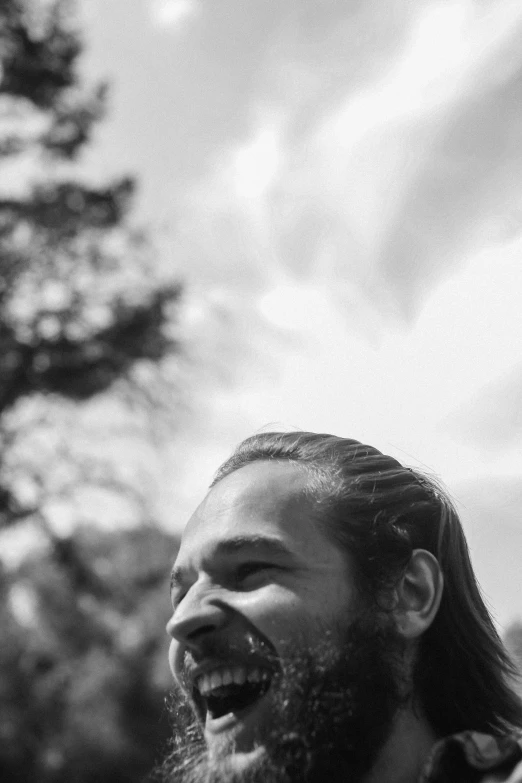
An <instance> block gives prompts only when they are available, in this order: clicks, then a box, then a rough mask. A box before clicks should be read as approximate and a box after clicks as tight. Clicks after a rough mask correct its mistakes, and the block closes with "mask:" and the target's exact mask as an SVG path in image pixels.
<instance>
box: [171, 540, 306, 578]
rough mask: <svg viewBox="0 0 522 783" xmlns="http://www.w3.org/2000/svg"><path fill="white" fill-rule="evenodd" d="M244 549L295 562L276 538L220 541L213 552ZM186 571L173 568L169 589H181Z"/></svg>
mask: <svg viewBox="0 0 522 783" xmlns="http://www.w3.org/2000/svg"><path fill="white" fill-rule="evenodd" d="M245 549H250V550H252V549H254V550H258V551H262V552H266V553H267V554H270V555H272V556H274V557H286V558H291V559H292V560H295V555H293V554H292V552H291V551H290V550H289V549H288V547H286V546H285V544H283V542H282V541H280V539H278V538H272V537H270V536H260V535H252V536H234V538H227V539H226V540H225V541H220V542H219V543H218V544H217V545H216V547H215V550H214V552H213V554H214V555H217V556H220V555H235V554H238V552H242V551H243V550H245ZM186 574H187V570H186V569H185V568H182V567H181V566H174V568H173V569H172V572H171V575H170V589H171V590H173V589H174V588H176V587H177V588H179V587H182V586H183V585H184V584H185V582H186Z"/></svg>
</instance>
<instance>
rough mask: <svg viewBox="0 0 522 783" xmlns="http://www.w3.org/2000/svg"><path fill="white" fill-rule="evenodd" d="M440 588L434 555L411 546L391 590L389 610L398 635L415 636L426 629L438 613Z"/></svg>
mask: <svg viewBox="0 0 522 783" xmlns="http://www.w3.org/2000/svg"><path fill="white" fill-rule="evenodd" d="M443 588H444V578H443V575H442V571H441V568H440V565H439V562H438V560H437V558H436V557H434V555H432V554H431V552H428V551H426V550H425V549H415V550H414V551H413V553H412V556H411V558H410V562H409V563H408V566H407V568H406V570H405V572H404V574H403V575H402V577H401V579H400V581H399V584H398V585H397V587H396V590H395V606H394V610H393V613H394V615H395V620H396V627H397V630H398V632H399V633H400V634H401V636H403V637H404V638H405V639H415V638H416V637H418V636H420V635H421V634H423V633H424V632H425V631H426V630H427V629H428V628H429V626H430V625H431V624H432V622H433V620H434V619H435V617H436V614H437V612H438V609H439V606H440V601H441V598H442V591H443Z"/></svg>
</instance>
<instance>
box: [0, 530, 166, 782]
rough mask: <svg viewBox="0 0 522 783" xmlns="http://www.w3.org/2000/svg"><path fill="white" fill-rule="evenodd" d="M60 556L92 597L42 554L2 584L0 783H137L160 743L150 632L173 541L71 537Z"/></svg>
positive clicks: (160, 678) (132, 535)
mask: <svg viewBox="0 0 522 783" xmlns="http://www.w3.org/2000/svg"><path fill="white" fill-rule="evenodd" d="M64 546H65V547H67V546H70V547H74V551H75V553H76V555H75V556H76V557H79V558H81V560H82V562H84V563H88V564H89V569H90V572H91V579H94V580H96V587H95V589H93V583H92V582H91V581H90V580H89V581H88V582H86V581H85V579H84V577H83V575H82V574H79V575H75V574H74V573H73V572H71V571H70V570H64V569H63V568H62V567H61V565H60V563H59V560H57V558H56V553H55V552H54V553H53V552H52V551H49V552H48V554H47V555H46V556H45V557H41V556H32V557H30V558H28V559H27V560H26V561H25V562H24V563H23V564H22V565H21V567H20V568H19V569H17V571H16V573H14V574H11V576H10V577H9V578H8V579H6V578H5V577H4V580H3V583H2V589H3V591H4V596H3V597H4V599H5V600H4V601H3V602H2V604H1V609H0V613H1V615H2V623H3V634H2V636H3V638H2V646H1V649H0V667H1V670H2V676H1V677H0V691H1V692H0V696H1V698H0V779H2V780H6V781H7V780H9V781H11V780H12V781H20V782H22V781H23V782H24V783H25V781H27V782H28V783H29V781H35V780H37V781H39V782H40V783H71V782H72V781H74V783H91V782H93V781H100V780H110V781H112V782H113V783H119V782H120V781H121V783H132V781H136V782H137V781H140V780H142V779H143V777H144V776H145V775H146V774H147V773H148V771H150V768H151V766H152V765H153V763H154V761H156V760H157V755H158V753H159V752H160V749H161V744H162V742H163V741H165V740H166V739H167V736H168V721H167V715H166V712H165V710H164V707H163V705H164V697H165V692H166V690H167V688H168V683H169V680H170V678H169V674H168V671H167V669H168V667H167V661H166V655H165V642H164V639H163V635H162V634H161V632H160V631H161V628H162V627H164V626H165V622H166V619H167V614H166V608H167V606H168V601H167V600H166V594H167V591H166V589H165V583H166V579H165V574H166V573H168V569H169V566H170V563H171V560H172V557H173V556H174V554H175V550H176V541H175V539H174V538H173V537H172V536H169V535H167V534H166V533H163V532H161V531H159V530H158V529H157V528H154V527H144V528H141V529H138V530H134V531H125V532H116V533H114V532H113V533H105V534H103V535H100V533H95V532H94V531H93V530H91V529H88V528H78V529H77V530H76V531H75V533H74V535H73V536H71V537H70V538H69V539H68V540H67V541H64Z"/></svg>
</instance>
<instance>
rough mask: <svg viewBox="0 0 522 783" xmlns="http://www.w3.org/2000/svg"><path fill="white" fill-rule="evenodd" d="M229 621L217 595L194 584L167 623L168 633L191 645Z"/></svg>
mask: <svg viewBox="0 0 522 783" xmlns="http://www.w3.org/2000/svg"><path fill="white" fill-rule="evenodd" d="M226 621H227V612H226V608H225V606H223V605H222V604H221V603H220V602H219V600H218V599H217V597H216V596H213V595H211V594H208V593H207V592H206V591H204V590H203V589H197V586H196V585H194V586H193V587H192V588H191V589H190V590H189V592H188V593H187V594H186V596H185V597H184V598H183V600H182V601H181V603H180V604H179V605H178V606H177V608H176V609H175V610H174V614H173V615H172V617H171V618H170V620H169V621H168V623H167V633H168V634H169V636H171V637H172V638H173V639H174V640H176V641H177V642H181V643H182V644H184V645H186V646H188V647H190V646H195V645H197V644H198V643H199V641H200V639H201V637H202V636H205V635H206V634H208V633H212V632H213V631H217V630H219V629H220V628H222V627H223V625H224V624H225V623H226Z"/></svg>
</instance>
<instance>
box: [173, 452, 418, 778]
mask: <svg viewBox="0 0 522 783" xmlns="http://www.w3.org/2000/svg"><path fill="white" fill-rule="evenodd" d="M306 482H307V475H306V473H305V472H303V471H302V470H301V469H299V468H298V467H297V466H295V465H292V464H291V463H285V462H256V463H253V464H250V465H248V466H246V467H243V468H241V469H239V470H237V471H235V472H234V473H232V474H230V475H229V476H227V477H226V478H225V479H223V480H222V481H220V482H219V483H218V484H217V485H216V486H215V487H214V488H213V489H212V490H211V492H210V493H209V494H208V495H207V497H206V498H205V500H204V501H203V503H202V504H201V506H200V507H199V508H198V509H197V511H196V513H195V514H194V516H193V517H192V518H191V519H190V521H189V523H188V525H187V528H186V530H185V532H184V535H183V539H182V543H181V547H180V550H179V554H178V557H177V559H176V563H175V567H174V569H173V587H172V602H173V607H174V613H173V615H172V618H171V620H170V621H169V624H168V626H167V630H168V632H169V633H170V634H171V636H172V643H171V647H170V654H169V660H170V666H171V668H172V671H173V674H174V678H175V680H176V682H177V685H178V688H179V690H180V691H181V693H179V694H178V695H177V697H176V701H175V704H176V709H175V713H174V714H175V722H176V726H175V729H176V730H175V736H176V738H177V740H176V742H177V749H176V750H175V751H174V752H173V755H172V757H171V759H169V760H168V762H167V766H166V767H165V770H166V777H165V780H169V781H170V780H174V779H175V780H179V781H189V782H190V783H193V781H205V783H209V782H212V783H214V782H215V783H222V781H226V782H227V783H231V782H232V781H242V782H243V781H262V782H263V783H272V782H276V781H277V783H280V782H284V783H288V781H300V783H302V782H303V781H310V782H312V781H313V782H314V783H315V781H322V780H324V779H328V780H330V781H331V783H335V781H337V780H343V781H344V780H346V779H350V780H352V781H354V783H355V781H361V780H363V779H364V776H365V774H366V773H367V772H368V770H369V769H370V767H371V766H372V764H373V761H374V760H375V758H376V754H377V752H378V750H379V748H380V747H381V746H382V744H383V743H384V742H385V740H386V738H387V736H388V733H389V730H390V727H391V723H392V719H393V716H394V714H395V712H396V710H397V708H398V706H399V704H400V701H401V687H402V686H401V665H402V655H403V649H402V646H401V644H402V643H401V642H400V640H398V637H397V634H396V632H395V630H394V628H392V627H391V626H390V624H389V623H388V624H386V623H384V622H381V621H380V620H378V619H377V618H376V616H375V614H373V613H372V612H369V611H367V610H366V611H364V610H363V607H362V602H361V601H360V599H359V597H358V595H357V592H356V588H355V583H354V569H353V565H352V563H351V561H350V558H349V557H348V556H347V555H346V554H345V553H342V552H341V551H340V550H339V549H338V548H337V547H336V546H335V545H334V544H332V543H331V542H330V541H329V539H328V538H327V537H326V536H325V534H324V533H323V532H322V531H321V528H320V525H319V524H318V523H317V520H316V508H315V507H314V504H313V502H312V501H311V500H310V499H308V498H307V497H306V495H305V493H304V489H305V487H306ZM381 619H382V618H381ZM187 709H188V710H189V711H190V710H192V711H193V712H194V714H195V715H196V716H197V723H196V725H191V720H190V717H189V719H188V720H187V719H186V717H185V715H186V712H187ZM325 775H326V777H325Z"/></svg>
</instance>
